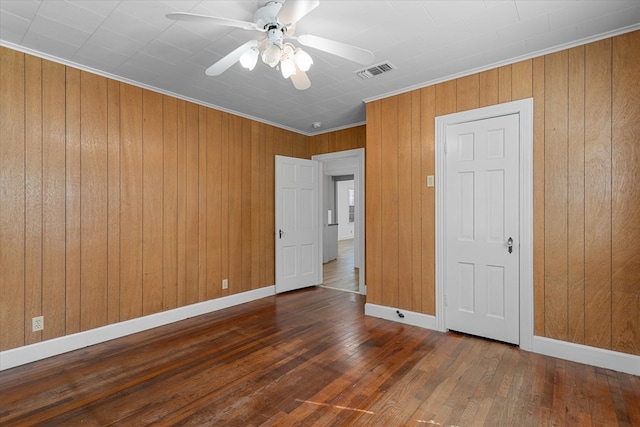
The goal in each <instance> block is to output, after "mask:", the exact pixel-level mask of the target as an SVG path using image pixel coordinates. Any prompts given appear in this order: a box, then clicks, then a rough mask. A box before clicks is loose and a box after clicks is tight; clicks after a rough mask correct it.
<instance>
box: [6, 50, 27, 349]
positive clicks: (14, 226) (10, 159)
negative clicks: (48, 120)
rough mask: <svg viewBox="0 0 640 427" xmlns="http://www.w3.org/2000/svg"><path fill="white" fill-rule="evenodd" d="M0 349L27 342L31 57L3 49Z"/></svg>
mask: <svg viewBox="0 0 640 427" xmlns="http://www.w3.org/2000/svg"><path fill="white" fill-rule="evenodd" d="M0 67H1V68H2V73H0V93H1V94H2V96H0V109H1V111H2V114H0V125H1V128H2V132H3V135H2V138H0V170H1V171H2V173H0V188H2V191H3V193H2V203H0V240H1V241H2V245H0V270H1V271H2V272H3V274H2V275H3V284H2V286H0V308H1V309H0V324H1V325H2V327H1V328H0V349H2V350H4V349H8V348H13V347H19V346H23V345H24V344H25V337H24V329H25V328H24V322H25V311H24V302H25V299H24V298H25V296H24V292H25V283H24V279H25V272H24V268H25V265H24V260H25V258H24V257H25V253H24V246H25V235H24V215H25V203H24V199H25V179H24V174H25V169H24V168H25V165H24V162H25V157H24V155H25V87H24V86H25V81H24V73H25V55H24V54H22V53H18V52H16V51H13V50H9V49H6V48H2V47H0Z"/></svg>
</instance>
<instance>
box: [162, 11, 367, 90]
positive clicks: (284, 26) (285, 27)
mask: <svg viewBox="0 0 640 427" xmlns="http://www.w3.org/2000/svg"><path fill="white" fill-rule="evenodd" d="M319 4H320V1H319V0H287V1H286V2H282V1H268V2H267V3H266V4H265V5H264V6H262V7H260V8H259V9H258V10H257V11H256V13H255V15H254V20H253V21H254V22H248V21H239V20H236V19H229V18H221V17H217V16H209V15H199V14H195V13H187V12H175V13H168V14H167V15H166V17H167V18H169V19H173V20H176V21H188V22H210V23H213V24H217V25H224V26H227V27H236V28H242V29H244V30H254V31H260V32H262V33H265V34H264V35H263V36H262V37H260V38H259V39H257V40H250V41H248V42H246V43H244V44H243V45H241V46H239V47H238V48H236V49H235V50H233V51H232V52H230V53H229V54H227V55H226V56H224V57H223V58H221V59H220V60H219V61H218V62H216V63H215V64H213V65H211V66H210V67H209V68H207V70H206V71H205V74H207V75H208V76H219V75H220V74H222V73H223V72H225V71H226V70H227V69H229V68H230V67H231V66H232V65H233V64H235V63H236V62H238V61H240V64H241V65H242V66H243V67H244V68H247V69H249V70H253V68H254V67H255V66H256V63H257V62H258V57H260V58H262V62H264V63H265V64H267V65H269V66H270V67H272V68H274V67H279V68H280V71H281V73H282V76H283V77H284V78H285V79H286V78H289V79H291V82H292V83H293V86H294V87H295V88H296V89H299V90H305V89H308V88H309V87H311V81H310V80H309V77H308V76H307V73H306V72H307V71H309V69H310V67H311V65H312V64H313V59H312V58H311V56H310V55H309V54H308V53H307V52H305V51H304V50H302V49H301V48H299V47H297V46H295V45H294V44H293V43H291V42H290V41H291V40H295V41H297V42H298V43H299V44H301V45H303V46H308V47H311V48H314V49H318V50H321V51H324V52H328V53H330V54H333V55H336V56H339V57H341V58H345V59H348V60H351V61H354V62H358V63H360V64H363V65H367V64H370V63H371V62H372V61H373V59H374V56H373V53H372V52H371V51H369V50H366V49H362V48H359V47H356V46H351V45H348V44H345V43H341V42H337V41H334V40H329V39H325V38H323V37H318V36H313V35H311V34H304V35H299V36H296V35H295V28H294V27H295V24H296V23H297V22H298V21H299V20H300V19H302V18H303V17H304V16H306V15H307V14H308V13H309V12H311V11H312V10H313V9H315V8H316V7H317V6H318V5H319Z"/></svg>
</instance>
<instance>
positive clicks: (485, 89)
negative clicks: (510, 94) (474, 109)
mask: <svg viewBox="0 0 640 427" xmlns="http://www.w3.org/2000/svg"><path fill="white" fill-rule="evenodd" d="M479 85H480V88H479V98H480V107H486V106H488V105H495V104H497V103H498V92H499V91H498V69H497V68H493V69H491V70H487V71H483V72H481V73H480V74H479Z"/></svg>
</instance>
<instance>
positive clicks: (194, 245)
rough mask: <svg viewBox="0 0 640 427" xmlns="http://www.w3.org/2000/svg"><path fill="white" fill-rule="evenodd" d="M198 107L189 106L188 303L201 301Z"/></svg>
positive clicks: (186, 246) (186, 241)
mask: <svg viewBox="0 0 640 427" xmlns="http://www.w3.org/2000/svg"><path fill="white" fill-rule="evenodd" d="M198 131H199V128H198V106H197V105H195V104H191V103H187V105H186V135H185V138H186V139H185V149H186V154H185V169H186V171H185V172H186V173H185V174H186V177H185V179H186V182H185V186H186V189H185V192H186V207H185V208H186V212H185V222H186V224H185V233H186V235H185V303H186V304H193V303H195V302H198V296H199V293H198V286H199V279H198V263H199V257H198V250H199V243H200V240H199V236H198V232H199V224H198V221H199V216H198V207H199V200H198V165H199V162H198V149H199V144H198Z"/></svg>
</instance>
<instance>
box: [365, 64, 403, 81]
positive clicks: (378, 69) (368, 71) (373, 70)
mask: <svg viewBox="0 0 640 427" xmlns="http://www.w3.org/2000/svg"><path fill="white" fill-rule="evenodd" d="M395 69H396V67H394V66H393V65H392V64H391V63H390V62H382V63H380V64H377V65H372V66H371V67H367V68H365V69H363V70H359V71H356V75H357V76H358V77H360V78H361V79H362V80H366V79H370V78H371V77H375V76H377V75H380V74H382V73H387V72H389V71H391V70H395Z"/></svg>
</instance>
